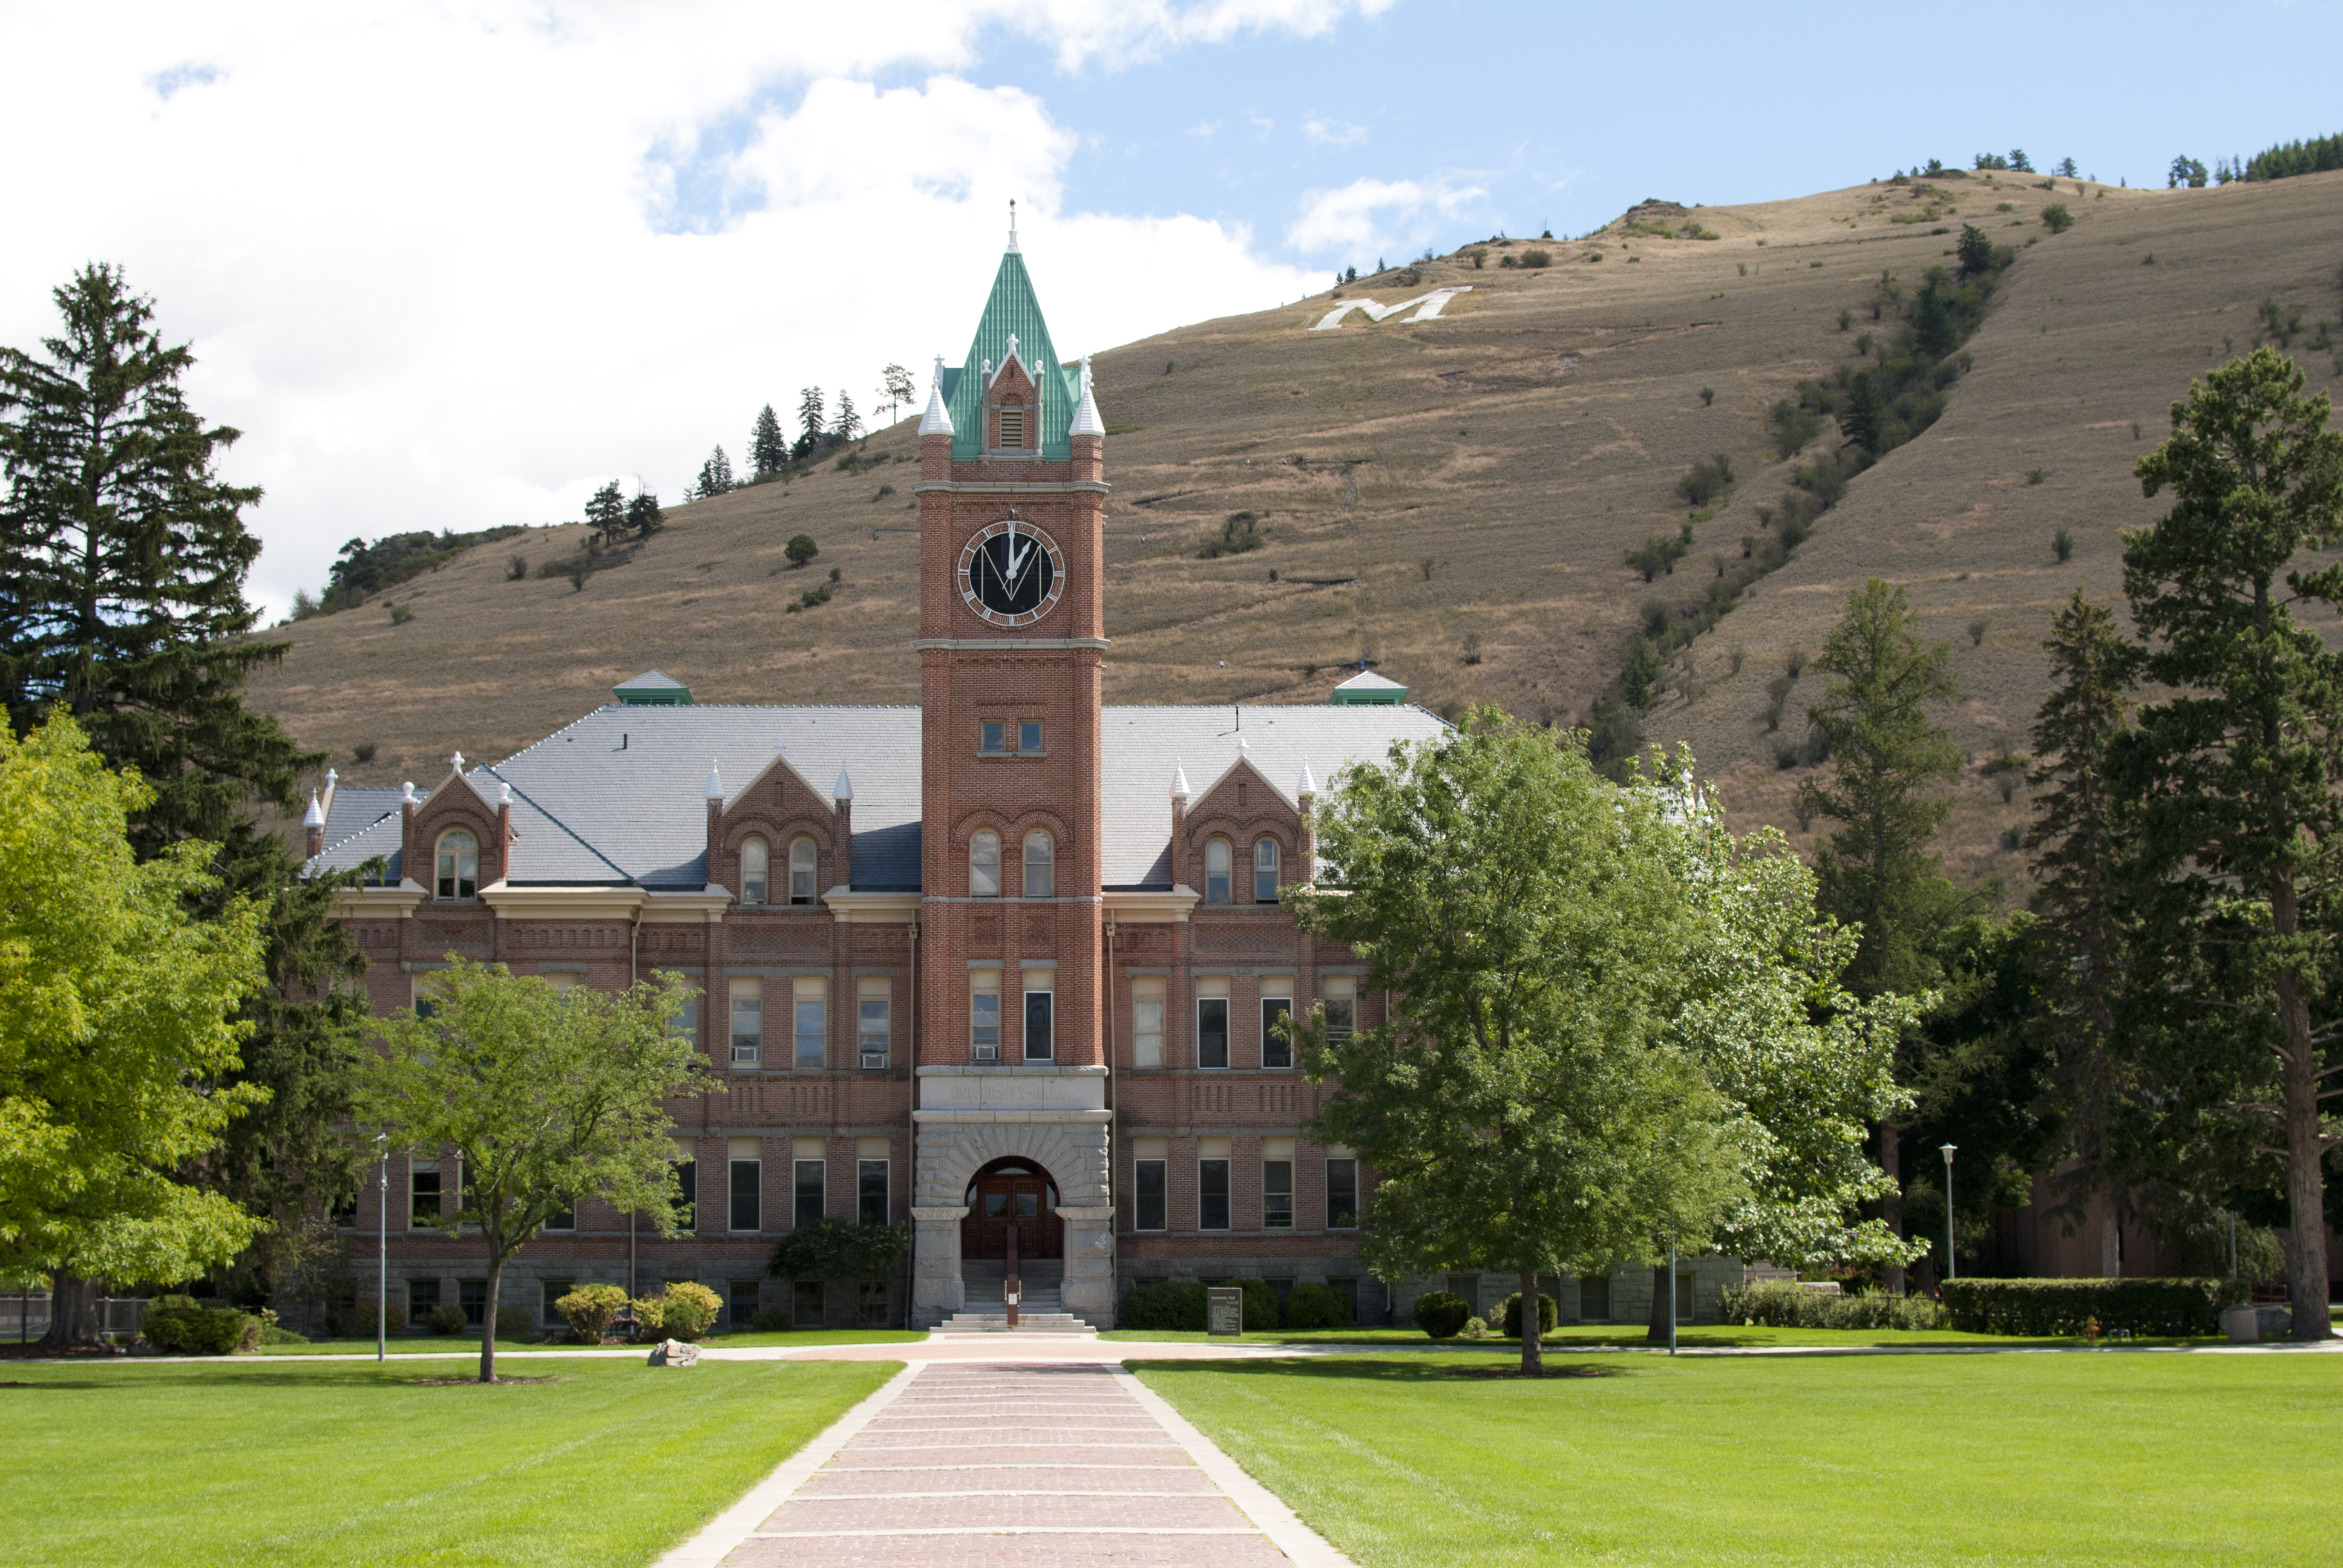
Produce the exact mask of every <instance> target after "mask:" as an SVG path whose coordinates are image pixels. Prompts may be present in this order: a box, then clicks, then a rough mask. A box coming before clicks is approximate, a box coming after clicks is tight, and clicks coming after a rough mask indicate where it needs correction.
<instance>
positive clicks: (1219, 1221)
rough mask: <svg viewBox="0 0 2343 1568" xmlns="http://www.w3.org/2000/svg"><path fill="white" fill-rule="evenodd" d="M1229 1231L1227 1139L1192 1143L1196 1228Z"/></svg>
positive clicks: (1204, 1139)
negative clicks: (1194, 1171)
mask: <svg viewBox="0 0 2343 1568" xmlns="http://www.w3.org/2000/svg"><path fill="white" fill-rule="evenodd" d="M1228 1228H1229V1140H1228V1139H1225V1138H1199V1139H1197V1140H1196V1229H1198V1230H1199V1231H1225V1230H1227V1229H1228Z"/></svg>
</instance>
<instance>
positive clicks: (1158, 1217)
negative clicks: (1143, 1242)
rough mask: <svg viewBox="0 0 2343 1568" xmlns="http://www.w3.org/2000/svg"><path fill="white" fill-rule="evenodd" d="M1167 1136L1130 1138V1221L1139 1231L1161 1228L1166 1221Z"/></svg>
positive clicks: (1167, 1211)
mask: <svg viewBox="0 0 2343 1568" xmlns="http://www.w3.org/2000/svg"><path fill="white" fill-rule="evenodd" d="M1166 1143H1167V1140H1165V1139H1161V1138H1134V1139H1132V1140H1131V1156H1132V1158H1131V1194H1132V1198H1133V1203H1132V1213H1131V1224H1132V1226H1133V1227H1134V1228H1135V1229H1138V1230H1141V1231H1161V1230H1162V1229H1164V1228H1165V1226H1166V1225H1167V1224H1168V1223H1169V1220H1168V1218H1167V1215H1168V1213H1169V1211H1170V1205H1169V1203H1168V1202H1167V1201H1166V1198H1165V1187H1166V1183H1165V1181H1164V1174H1165V1170H1166V1167H1167V1164H1168V1162H1167V1161H1166V1160H1165V1159H1164V1155H1165V1154H1166V1152H1168V1151H1167V1149H1166V1147H1165V1145H1166Z"/></svg>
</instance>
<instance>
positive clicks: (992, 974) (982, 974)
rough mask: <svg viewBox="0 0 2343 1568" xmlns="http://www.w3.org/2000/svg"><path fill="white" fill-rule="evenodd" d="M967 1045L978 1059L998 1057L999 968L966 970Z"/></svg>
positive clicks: (999, 1039) (971, 1053)
mask: <svg viewBox="0 0 2343 1568" xmlns="http://www.w3.org/2000/svg"><path fill="white" fill-rule="evenodd" d="M968 1047H969V1055H970V1058H971V1059H972V1060H977V1061H999V1060H1001V971H1000V970H969V971H968Z"/></svg>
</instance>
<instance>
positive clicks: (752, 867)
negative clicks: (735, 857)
mask: <svg viewBox="0 0 2343 1568" xmlns="http://www.w3.org/2000/svg"><path fill="white" fill-rule="evenodd" d="M772 863H773V851H772V850H771V849H769V847H767V845H766V843H765V841H764V840H763V839H742V840H741V842H740V901H741V902H742V903H744V904H761V903H763V902H764V901H765V900H766V898H767V897H768V895H769V892H770V890H771V888H772V881H771V877H772Z"/></svg>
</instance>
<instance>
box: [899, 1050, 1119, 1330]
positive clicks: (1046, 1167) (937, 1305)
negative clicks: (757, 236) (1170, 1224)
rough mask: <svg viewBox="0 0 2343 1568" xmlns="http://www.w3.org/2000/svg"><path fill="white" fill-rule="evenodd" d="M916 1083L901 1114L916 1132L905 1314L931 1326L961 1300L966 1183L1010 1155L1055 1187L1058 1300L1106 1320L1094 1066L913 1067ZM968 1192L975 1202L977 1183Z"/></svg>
mask: <svg viewBox="0 0 2343 1568" xmlns="http://www.w3.org/2000/svg"><path fill="white" fill-rule="evenodd" d="M919 1081H920V1108H919V1109H918V1110H917V1111H913V1112H912V1116H913V1119H914V1121H916V1122H917V1124H918V1129H919V1163H918V1173H917V1184H916V1186H915V1187H914V1189H913V1193H914V1198H913V1203H912V1208H911V1219H912V1221H913V1223H914V1225H915V1226H916V1228H917V1241H916V1242H915V1245H916V1247H917V1249H918V1256H917V1261H916V1262H915V1265H914V1269H913V1275H912V1282H911V1307H912V1313H913V1317H914V1321H916V1322H920V1323H921V1324H924V1325H926V1326H929V1327H933V1326H934V1325H935V1324H937V1323H940V1322H943V1321H944V1320H945V1319H946V1318H948V1317H950V1316H951V1314H952V1313H954V1312H959V1311H960V1309H961V1308H962V1307H964V1306H966V1305H967V1296H966V1292H965V1289H964V1287H963V1285H962V1282H961V1278H960V1261H961V1255H962V1253H961V1246H962V1238H963V1234H964V1233H965V1229H966V1228H965V1226H964V1223H963V1222H964V1221H967V1220H969V1219H970V1209H971V1206H972V1205H971V1196H972V1194H971V1188H972V1187H974V1186H977V1185H978V1177H979V1174H980V1172H982V1171H986V1170H988V1169H990V1168H995V1167H1001V1166H1005V1164H1006V1163H1009V1162H1014V1163H1017V1164H1020V1165H1024V1166H1027V1167H1029V1168H1030V1169H1031V1170H1032V1171H1038V1172H1041V1175H1042V1177H1043V1178H1044V1179H1045V1180H1047V1181H1049V1182H1051V1183H1052V1184H1054V1186H1055V1187H1056V1189H1057V1191H1056V1205H1055V1206H1056V1213H1057V1219H1058V1222H1059V1231H1058V1243H1059V1248H1060V1252H1061V1255H1062V1256H1063V1258H1064V1260H1065V1279H1064V1282H1063V1283H1062V1284H1061V1286H1060V1287H1059V1300H1060V1302H1061V1303H1062V1304H1063V1306H1064V1308H1065V1310H1066V1311H1067V1312H1072V1313H1075V1314H1077V1315H1079V1316H1081V1317H1083V1318H1086V1319H1088V1320H1089V1321H1090V1322H1093V1323H1096V1324H1097V1325H1099V1326H1100V1327H1101V1328H1104V1327H1107V1326H1109V1325H1111V1323H1112V1322H1113V1321H1114V1207H1113V1198H1112V1195H1111V1189H1110V1188H1109V1186H1108V1181H1107V1124H1108V1121H1109V1120H1110V1112H1109V1111H1107V1110H1106V1070H1105V1069H1104V1068H1102V1067H1059V1066H1048V1067H1041V1066H1033V1067H1005V1066H1004V1067H976V1068H970V1067H922V1068H920V1070H919ZM975 1195H976V1196H977V1197H979V1198H980V1197H981V1190H980V1189H979V1191H978V1192H977V1193H976V1194H975ZM1037 1196H1038V1194H1037ZM978 1206H980V1205H978ZM1039 1206H1040V1205H1039V1203H1038V1202H1037V1204H1036V1207H1037V1208H1038V1207H1039ZM977 1218H979V1219H981V1215H978V1216H977ZM1036 1218H1037V1219H1038V1218H1039V1216H1038V1215H1037V1216H1036ZM1024 1240H1025V1238H1023V1237H1021V1238H1020V1241H1021V1250H1022V1242H1023V1241H1024ZM970 1244H971V1245H973V1244H977V1243H976V1242H975V1241H973V1240H971V1241H970Z"/></svg>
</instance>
